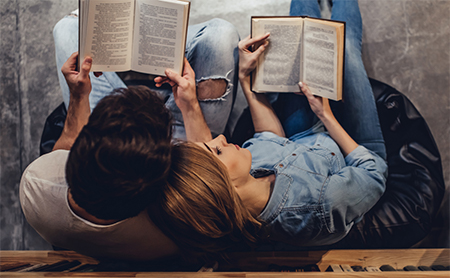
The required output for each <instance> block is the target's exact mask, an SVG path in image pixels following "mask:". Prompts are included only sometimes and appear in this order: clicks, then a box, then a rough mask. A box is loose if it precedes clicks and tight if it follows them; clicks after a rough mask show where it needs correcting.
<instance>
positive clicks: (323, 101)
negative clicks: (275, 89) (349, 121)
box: [299, 82, 358, 156]
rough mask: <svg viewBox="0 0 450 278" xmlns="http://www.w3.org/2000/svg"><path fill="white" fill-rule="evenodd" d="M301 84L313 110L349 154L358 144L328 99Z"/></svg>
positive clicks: (345, 154)
mask: <svg viewBox="0 0 450 278" xmlns="http://www.w3.org/2000/svg"><path fill="white" fill-rule="evenodd" d="M299 86H300V89H301V90H302V92H303V94H304V95H305V96H306V98H307V99H308V102H309V105H310V106H311V109H312V111H313V112H314V113H315V114H316V115H317V117H318V118H319V119H320V120H321V121H322V122H323V124H324V125H325V127H326V129H327V130H328V133H329V134H330V136H331V138H333V140H334V141H335V142H336V143H337V144H338V146H339V148H341V151H342V153H343V154H344V156H347V155H348V154H349V153H351V152H352V151H353V150H354V149H356V148H357V147H358V144H357V143H356V142H355V141H354V140H353V139H352V138H351V137H350V135H348V133H347V132H346V131H345V130H344V128H342V126H341V125H340V124H339V122H338V121H337V120H336V118H335V117H334V115H333V112H332V111H331V108H330V103H329V102H328V99H327V98H322V97H318V96H314V95H313V94H312V93H311V91H310V90H309V88H308V86H306V85H305V84H304V83H302V82H300V83H299Z"/></svg>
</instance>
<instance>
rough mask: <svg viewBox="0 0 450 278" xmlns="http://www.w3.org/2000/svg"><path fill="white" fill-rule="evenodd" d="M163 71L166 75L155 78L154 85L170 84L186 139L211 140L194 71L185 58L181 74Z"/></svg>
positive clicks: (193, 140) (196, 140)
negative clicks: (180, 115)
mask: <svg viewBox="0 0 450 278" xmlns="http://www.w3.org/2000/svg"><path fill="white" fill-rule="evenodd" d="M165 73H166V77H161V76H158V77H156V78H155V82H156V86H157V87H160V86H161V85H162V84H164V83H169V84H170V86H172V92H173V96H174V98H175V103H176V104H177V106H178V108H179V109H180V111H181V114H182V115H183V120H184V127H185V130H186V139H187V140H188V141H192V142H208V141H211V140H212V135H211V130H210V129H209V127H208V125H207V124H206V121H205V117H204V116H203V112H202V110H201V108H200V104H199V102H198V98H197V91H196V84H195V73H194V70H193V69H192V67H191V65H189V62H188V61H187V59H186V58H185V59H184V70H183V76H180V75H179V74H178V73H176V72H173V71H171V70H169V69H167V70H166V72H165Z"/></svg>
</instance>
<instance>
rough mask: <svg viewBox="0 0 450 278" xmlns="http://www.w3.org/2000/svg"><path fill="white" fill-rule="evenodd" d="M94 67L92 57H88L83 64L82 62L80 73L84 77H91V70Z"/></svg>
mask: <svg viewBox="0 0 450 278" xmlns="http://www.w3.org/2000/svg"><path fill="white" fill-rule="evenodd" d="M91 67H92V58H91V57H86V58H85V59H84V61H83V64H81V69H80V75H81V77H82V78H89V72H90V71H91Z"/></svg>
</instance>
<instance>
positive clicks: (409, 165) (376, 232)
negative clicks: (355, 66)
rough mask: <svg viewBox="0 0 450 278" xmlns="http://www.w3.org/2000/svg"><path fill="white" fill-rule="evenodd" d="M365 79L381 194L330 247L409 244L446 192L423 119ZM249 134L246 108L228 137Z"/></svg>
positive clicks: (47, 133)
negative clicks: (383, 166) (376, 129)
mask: <svg viewBox="0 0 450 278" xmlns="http://www.w3.org/2000/svg"><path fill="white" fill-rule="evenodd" d="M370 82H371V85H372V88H373V92H374V96H375V99H376V102H377V109H378V114H379V118H380V124H381V128H382V131H383V136H384V139H385V142H386V148H387V160H388V165H389V176H388V180H387V184H386V192H385V194H384V195H383V196H382V197H381V199H380V200H379V201H378V203H377V204H376V205H375V206H374V207H373V208H372V209H371V210H370V211H369V212H368V213H367V214H366V215H365V216H364V218H363V220H362V221H361V222H359V223H358V224H357V225H355V226H354V227H353V228H352V229H351V231H350V233H349V234H348V235H347V236H346V237H345V238H344V239H343V240H341V241H340V242H338V243H336V244H334V245H332V246H329V248H404V247H410V246H412V245H414V244H415V243H417V242H418V241H420V240H421V239H423V238H424V237H425V236H426V235H427V233H428V232H429V231H430V229H431V223H432V221H433V218H434V217H435V215H436V213H437V211H438V209H439V207H440V205H441V202H442V198H443V195H444V191H445V185H444V178H443V173H442V165H441V158H440V154H439V151H438V148H437V146H436V143H435V141H434V139H433V136H432V134H431V132H430V130H429V128H428V125H427V124H426V122H425V120H424V119H423V117H422V116H421V115H420V113H419V112H418V111H417V109H416V108H415V107H414V105H413V104H412V103H411V102H410V101H409V100H408V99H407V98H406V97H405V96H404V95H403V94H402V93H400V92H398V91H397V90H396V89H394V88H392V87H390V86H388V85H386V84H384V83H382V82H379V81H376V80H373V79H371V80H370ZM66 114H67V111H66V109H65V107H64V104H61V105H60V106H58V108H56V109H55V111H53V112H52V114H50V116H49V117H48V118H47V121H46V123H45V126H44V131H43V134H42V138H41V144H40V150H41V155H42V154H45V153H47V152H50V151H51V150H52V148H53V145H54V144H55V142H56V140H57V139H58V138H59V136H60V135H61V132H62V129H63V127H64V121H65V118H66ZM253 133H254V129H253V124H252V120H251V116H250V112H249V110H248V109H246V110H244V113H243V114H242V116H241V117H240V119H239V121H238V123H237V125H236V128H235V130H234V133H233V135H232V136H231V141H232V142H234V143H238V144H242V143H243V142H244V141H245V140H247V139H249V138H251V137H252V136H253Z"/></svg>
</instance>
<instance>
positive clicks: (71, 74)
mask: <svg viewBox="0 0 450 278" xmlns="http://www.w3.org/2000/svg"><path fill="white" fill-rule="evenodd" d="M77 58H78V52H75V53H73V54H72V55H71V56H70V57H69V59H67V61H66V62H65V63H64V65H63V66H62V68H61V72H62V73H63V75H64V78H65V79H66V82H67V85H69V90H70V97H71V98H81V97H86V96H89V94H90V93H91V90H92V85H91V80H90V78H89V72H90V70H91V67H92V58H91V57H86V58H85V59H84V61H83V63H82V64H81V69H80V72H77V71H75V69H76V67H77ZM101 74H102V73H95V76H97V77H99V76H100V75H101Z"/></svg>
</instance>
